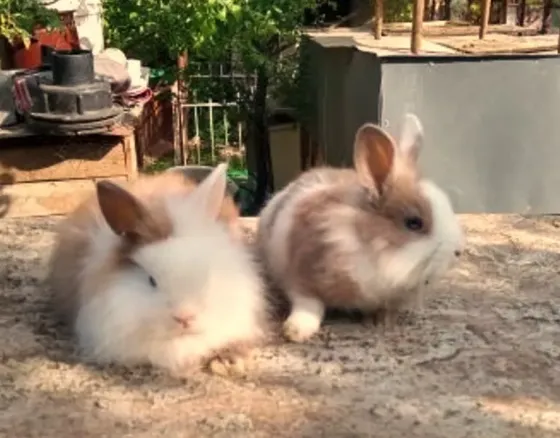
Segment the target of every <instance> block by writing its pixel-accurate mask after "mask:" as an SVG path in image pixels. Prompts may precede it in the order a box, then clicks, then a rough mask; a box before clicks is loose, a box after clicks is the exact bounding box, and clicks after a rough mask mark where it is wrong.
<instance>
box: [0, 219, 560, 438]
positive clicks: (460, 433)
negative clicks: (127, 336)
mask: <svg viewBox="0 0 560 438" xmlns="http://www.w3.org/2000/svg"><path fill="white" fill-rule="evenodd" d="M461 219H462V221H463V223H464V225H465V227H466V231H467V235H468V247H467V251H466V255H465V257H464V258H463V260H462V262H461V263H460V265H458V266H457V267H456V268H455V269H454V270H453V271H452V272H450V273H449V275H448V277H447V278H446V279H445V280H444V281H442V282H441V283H440V284H438V285H437V287H436V290H435V291H434V292H433V294H432V295H431V296H430V297H429V299H428V300H427V302H426V303H425V306H424V308H423V309H419V310H418V311H417V312H416V313H414V314H413V315H411V316H408V317H407V318H405V319H404V320H403V321H402V322H401V323H400V325H398V326H397V327H395V328H394V329H390V330H383V329H381V328H380V327H376V326H374V325H373V324H371V323H370V322H367V321H365V322H356V321H350V320H347V319H346V320H344V319H338V320H332V321H329V322H328V323H327V324H326V325H325V327H324V328H323V330H322V332H321V334H320V335H319V336H317V337H316V338H314V339H313V340H312V341H310V342H308V343H307V344H304V345H294V344H280V345H274V346H269V347H267V348H265V349H264V350H262V351H260V352H258V353H257V356H256V361H255V363H254V368H253V370H252V371H251V372H250V373H249V374H248V376H246V377H245V378H222V377H218V376H211V375H208V374H205V373H203V372H200V373H197V374H195V375H192V376H191V377H189V378H188V379H186V380H182V381H179V380H174V379H172V378H171V377H169V376H167V375H166V374H165V373H163V372H159V371H155V370H152V369H150V368H148V367H141V368H137V369H124V368H121V367H105V368H95V367H91V366H88V365H85V364H83V363H81V362H80V360H79V357H77V356H76V355H75V353H74V350H73V342H72V339H71V338H70V337H69V336H68V334H66V333H64V331H63V330H61V329H60V327H57V324H56V321H55V320H54V319H53V318H52V316H51V314H50V313H49V308H48V304H49V296H48V294H47V292H46V291H45V288H44V287H43V286H42V284H41V282H42V279H43V277H44V275H45V266H46V257H47V255H48V252H49V250H50V248H51V245H52V242H53V225H54V224H55V223H56V220H57V219H56V218H39V219H29V220H0V282H1V283H0V436H2V437H4V436H6V437H8V436H9V437H18V438H19V437H21V438H23V437H41V438H49V437H60V436H76V437H83V438H86V437H131V436H134V437H163V436H165V437H193V438H196V437H210V436H212V437H224V438H226V437H227V438H235V437H247V438H251V437H290V438H296V437H377V438H389V437H441V438H448V437H456V438H466V437H484V438H495V437H504V438H505V437H532V436H535V437H542V438H545V437H553V436H554V437H558V436H560V292H559V291H558V285H560V278H559V271H560V229H559V228H558V225H557V224H556V223H555V220H554V218H550V217H549V218H539V219H535V218H524V217H520V216H464V217H462V218H461Z"/></svg>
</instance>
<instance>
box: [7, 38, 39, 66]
mask: <svg viewBox="0 0 560 438" xmlns="http://www.w3.org/2000/svg"><path fill="white" fill-rule="evenodd" d="M12 48H13V52H12V53H13V64H14V67H15V68H22V69H34V68H38V67H40V66H41V44H40V43H39V41H38V40H37V39H36V38H31V42H30V44H29V47H27V48H26V47H25V45H24V44H23V41H15V42H12Z"/></svg>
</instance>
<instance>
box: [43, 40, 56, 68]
mask: <svg viewBox="0 0 560 438" xmlns="http://www.w3.org/2000/svg"><path fill="white" fill-rule="evenodd" d="M54 50H55V49H54V47H51V46H45V45H41V66H42V67H51V66H52V54H53V52H54Z"/></svg>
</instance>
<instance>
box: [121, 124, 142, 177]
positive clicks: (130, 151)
mask: <svg viewBox="0 0 560 438" xmlns="http://www.w3.org/2000/svg"><path fill="white" fill-rule="evenodd" d="M123 149H124V156H125V161H126V175H127V179H128V181H134V180H135V179H136V178H138V155H137V152H136V137H135V136H134V135H129V136H128V137H124V138H123Z"/></svg>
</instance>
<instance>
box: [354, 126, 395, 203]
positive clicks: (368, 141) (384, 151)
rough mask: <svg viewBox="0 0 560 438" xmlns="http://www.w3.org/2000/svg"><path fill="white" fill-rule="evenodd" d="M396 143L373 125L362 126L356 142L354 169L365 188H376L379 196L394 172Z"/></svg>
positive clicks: (357, 133)
mask: <svg viewBox="0 0 560 438" xmlns="http://www.w3.org/2000/svg"><path fill="white" fill-rule="evenodd" d="M394 161H395V142H394V140H393V139H392V137H391V136H390V135H389V134H388V133H387V132H385V131H384V130H383V129H381V128H380V127H379V126H376V125H374V124H372V123H366V124H364V125H362V126H361V127H360V128H359V129H358V131H357V132H356V138H355V141H354V167H355V169H356V172H357V173H358V178H359V179H360V182H361V184H362V185H363V186H365V187H375V188H376V189H377V193H378V194H379V195H381V194H382V192H383V186H384V183H385V181H386V179H387V177H388V176H389V174H390V173H391V171H392V170H393V166H394Z"/></svg>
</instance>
